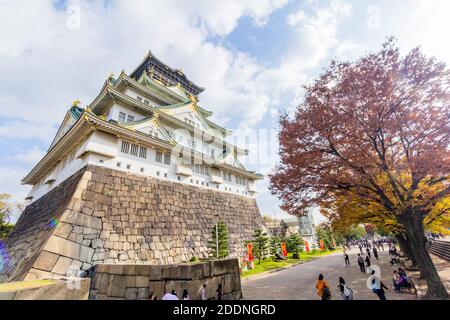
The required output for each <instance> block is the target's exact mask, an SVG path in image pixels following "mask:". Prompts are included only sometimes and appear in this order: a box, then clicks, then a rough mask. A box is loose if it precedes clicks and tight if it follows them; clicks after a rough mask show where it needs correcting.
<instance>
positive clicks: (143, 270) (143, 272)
mask: <svg viewBox="0 0 450 320" xmlns="http://www.w3.org/2000/svg"><path fill="white" fill-rule="evenodd" d="M150 269H151V266H150V265H148V264H147V265H145V264H143V265H136V275H137V276H149V275H150Z"/></svg>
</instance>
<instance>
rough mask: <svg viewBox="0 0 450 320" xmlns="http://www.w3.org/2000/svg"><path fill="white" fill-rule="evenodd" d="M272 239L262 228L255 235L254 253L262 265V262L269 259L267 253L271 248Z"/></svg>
mask: <svg viewBox="0 0 450 320" xmlns="http://www.w3.org/2000/svg"><path fill="white" fill-rule="evenodd" d="M269 242H270V239H269V237H268V236H267V233H266V232H265V231H263V230H262V229H261V228H258V229H256V230H255V232H254V233H253V241H252V243H253V252H254V254H255V257H256V258H257V259H258V264H261V260H262V259H264V258H266V257H267V251H268V247H269Z"/></svg>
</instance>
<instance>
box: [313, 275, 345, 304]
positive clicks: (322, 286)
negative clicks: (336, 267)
mask: <svg viewBox="0 0 450 320" xmlns="http://www.w3.org/2000/svg"><path fill="white" fill-rule="evenodd" d="M316 289H317V294H318V295H319V297H320V298H321V299H322V300H330V299H331V297H332V295H331V291H330V287H329V286H328V283H327V282H326V281H325V279H324V276H323V274H319V279H318V280H317V283H316ZM337 292H338V293H339V294H340V295H341V297H342V299H343V300H353V290H352V289H351V288H349V287H348V286H347V285H346V284H345V280H344V278H342V277H339V283H338V286H337Z"/></svg>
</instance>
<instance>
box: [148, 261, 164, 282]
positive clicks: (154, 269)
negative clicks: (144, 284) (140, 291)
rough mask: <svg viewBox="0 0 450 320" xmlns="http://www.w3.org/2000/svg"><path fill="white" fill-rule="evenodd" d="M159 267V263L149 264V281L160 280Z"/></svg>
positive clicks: (160, 267)
mask: <svg viewBox="0 0 450 320" xmlns="http://www.w3.org/2000/svg"><path fill="white" fill-rule="evenodd" d="M161 269H162V266H161V265H150V274H149V276H150V280H151V281H155V280H161Z"/></svg>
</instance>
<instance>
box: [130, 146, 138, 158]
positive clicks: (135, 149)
mask: <svg viewBox="0 0 450 320" xmlns="http://www.w3.org/2000/svg"><path fill="white" fill-rule="evenodd" d="M138 152H139V146H138V145H137V144H134V143H133V144H131V151H130V154H131V155H132V156H136V157H137V155H138Z"/></svg>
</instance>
